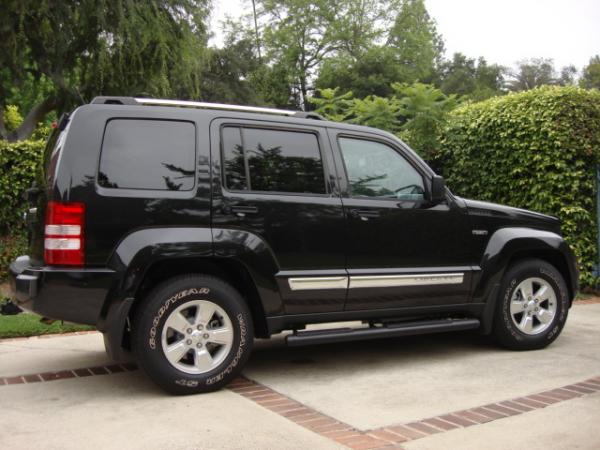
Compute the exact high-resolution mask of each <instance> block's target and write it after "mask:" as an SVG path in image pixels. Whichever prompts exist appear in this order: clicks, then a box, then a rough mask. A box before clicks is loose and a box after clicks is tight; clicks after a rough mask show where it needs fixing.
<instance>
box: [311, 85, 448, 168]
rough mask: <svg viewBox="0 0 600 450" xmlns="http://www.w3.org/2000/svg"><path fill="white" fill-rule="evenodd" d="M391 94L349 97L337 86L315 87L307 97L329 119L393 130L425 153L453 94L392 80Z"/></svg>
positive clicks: (434, 140) (432, 147) (432, 146)
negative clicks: (311, 94)
mask: <svg viewBox="0 0 600 450" xmlns="http://www.w3.org/2000/svg"><path fill="white" fill-rule="evenodd" d="M390 89H391V90H392V91H393V95H392V96H391V97H378V96H374V95H369V96H367V97H365V98H362V99H360V98H353V95H352V92H346V93H345V94H338V92H339V89H338V88H336V89H324V90H322V91H319V95H320V97H318V98H317V97H315V98H313V99H312V100H311V101H312V102H313V103H314V104H315V105H316V106H317V109H316V111H317V112H318V113H320V114H322V115H323V116H325V117H327V118H328V119H331V120H336V121H346V122H350V123H356V124H359V125H366V126H370V127H375V128H379V129H382V130H386V131H389V132H391V133H396V134H398V136H400V137H401V138H402V139H404V140H405V141H406V142H407V143H409V144H410V145H411V147H413V148H414V149H415V150H416V151H417V152H419V153H421V155H423V156H424V157H426V158H427V157H429V156H430V155H431V154H433V153H434V152H435V150H436V149H437V147H438V136H439V133H440V130H441V127H442V126H443V124H444V123H445V120H446V117H447V114H448V113H449V112H450V111H451V110H452V109H453V108H454V107H456V105H457V102H458V100H457V98H456V96H454V95H451V96H446V95H445V94H444V93H443V92H442V91H441V90H440V89H437V88H435V87H434V86H431V85H428V84H423V83H413V84H406V83H403V84H401V83H393V84H392V85H391V86H390Z"/></svg>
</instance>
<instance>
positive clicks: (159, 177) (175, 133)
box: [98, 119, 196, 191]
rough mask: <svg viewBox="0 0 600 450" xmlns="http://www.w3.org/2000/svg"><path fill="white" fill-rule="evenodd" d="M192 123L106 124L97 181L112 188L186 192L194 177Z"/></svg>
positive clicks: (126, 121)
mask: <svg viewBox="0 0 600 450" xmlns="http://www.w3.org/2000/svg"><path fill="white" fill-rule="evenodd" d="M195 135H196V130H195V126H194V124H192V123H190V122H178V121H169V120H138V119H113V120H111V121H109V122H108V123H107V125H106V130H105V132H104V142H103V143H102V151H101V153H100V169H99V171H98V184H99V185H100V186H102V187H106V188H114V189H119V188H120V189H152V190H165V191H189V190H191V189H192V188H193V187H194V179H195V159H196V158H195V153H196V152H195Z"/></svg>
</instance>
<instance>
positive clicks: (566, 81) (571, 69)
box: [556, 64, 577, 86]
mask: <svg viewBox="0 0 600 450" xmlns="http://www.w3.org/2000/svg"><path fill="white" fill-rule="evenodd" d="M576 77H577V67H575V66H574V65H572V64H570V65H568V66H564V67H563V68H562V69H560V74H559V76H558V78H557V79H556V84H558V85H559V86H575V78H576Z"/></svg>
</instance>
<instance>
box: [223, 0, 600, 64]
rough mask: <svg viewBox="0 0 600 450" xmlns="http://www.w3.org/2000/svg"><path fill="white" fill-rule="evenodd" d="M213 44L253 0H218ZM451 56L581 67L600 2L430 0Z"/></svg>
mask: <svg viewBox="0 0 600 450" xmlns="http://www.w3.org/2000/svg"><path fill="white" fill-rule="evenodd" d="M213 5H214V11H213V16H212V19H211V29H212V31H213V33H214V35H215V36H214V38H213V39H212V41H211V43H213V44H214V45H217V46H221V45H222V40H223V38H222V30H221V27H220V24H219V22H220V21H221V20H223V19H224V18H225V16H226V15H227V14H229V15H231V16H232V17H239V16H240V15H242V14H246V13H249V12H251V11H252V3H251V1H250V0H213ZM425 6H426V7H427V10H428V11H429V14H430V15H431V17H432V18H433V19H434V20H435V21H436V23H437V28H438V32H439V33H440V34H441V35H442V37H443V39H444V42H445V46H446V54H447V56H448V57H450V56H451V55H452V54H453V53H454V52H462V53H464V54H465V55H467V56H469V57H473V58H475V57H478V56H483V57H485V59H486V60H487V61H488V63H497V64H502V65H504V66H513V65H514V64H515V62H517V61H519V60H522V59H525V58H533V57H544V58H552V59H553V60H554V62H555V65H556V67H557V68H560V67H562V66H565V65H568V64H574V65H575V66H576V67H577V68H578V69H579V70H581V68H582V67H583V66H585V65H586V64H587V63H588V62H589V59H590V57H592V56H593V55H597V54H600V0H425Z"/></svg>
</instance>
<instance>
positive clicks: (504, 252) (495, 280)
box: [473, 227, 579, 334]
mask: <svg viewBox="0 0 600 450" xmlns="http://www.w3.org/2000/svg"><path fill="white" fill-rule="evenodd" d="M531 258H536V259H541V260H543V261H546V262H547V263H549V264H552V265H553V266H554V267H556V269H557V270H558V271H559V272H560V273H561V275H562V276H563V277H564V279H565V283H566V284H567V288H568V290H569V296H570V298H571V301H572V299H573V298H574V297H575V295H576V293H577V290H578V289H579V279H578V278H579V274H578V271H577V265H576V261H575V257H574V255H573V252H572V251H571V249H570V248H569V246H568V244H567V243H566V242H565V241H564V239H563V238H562V237H561V236H560V235H558V234H556V233H552V232H549V231H544V230H536V229H532V228H517V227H515V228H502V229H499V230H497V231H496V232H495V233H494V234H493V235H492V236H491V238H490V240H489V241H488V244H487V246H486V249H485V252H484V256H483V258H482V261H481V274H480V276H479V277H478V280H477V281H476V282H475V286H474V289H473V297H474V301H475V302H480V303H485V307H484V310H483V315H482V332H483V333H484V334H489V333H490V332H491V329H492V322H493V315H494V311H495V309H496V308H495V305H496V301H497V297H498V289H499V286H500V283H501V281H502V278H503V277H504V274H505V273H506V271H507V270H508V268H509V267H510V266H511V265H513V264H515V263H517V262H519V261H522V260H524V259H531Z"/></svg>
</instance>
